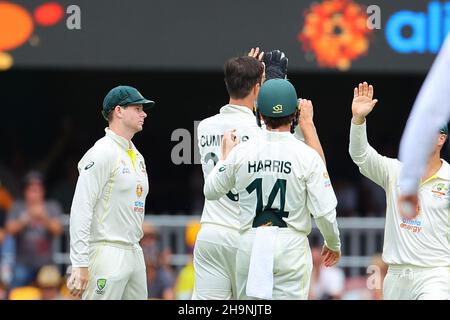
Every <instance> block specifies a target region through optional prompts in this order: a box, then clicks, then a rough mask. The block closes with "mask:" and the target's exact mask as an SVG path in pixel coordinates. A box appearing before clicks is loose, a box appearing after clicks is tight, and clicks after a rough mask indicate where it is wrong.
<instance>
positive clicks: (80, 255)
mask: <svg viewBox="0 0 450 320" xmlns="http://www.w3.org/2000/svg"><path fill="white" fill-rule="evenodd" d="M92 215H93V208H91V207H90V206H88V205H86V203H84V202H83V201H81V200H80V199H78V197H77V193H76V192H75V197H74V200H73V205H72V209H71V212H70V260H71V262H72V266H73V267H87V266H88V264H89V240H90V234H91V222H92Z"/></svg>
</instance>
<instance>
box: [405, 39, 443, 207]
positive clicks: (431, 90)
mask: <svg viewBox="0 0 450 320" xmlns="http://www.w3.org/2000/svg"><path fill="white" fill-rule="evenodd" d="M449 120H450V34H448V35H447V37H446V40H445V42H444V44H443V46H442V48H441V50H440V51H439V54H438V56H437V57H436V60H435V61H434V63H433V66H432V68H431V70H430V72H429V73H428V75H427V78H426V79H425V82H424V83H423V85H422V88H421V89H420V92H419V95H418V96H417V99H416V101H415V103H414V106H413V108H412V111H411V114H410V116H409V119H408V122H407V124H406V127H405V131H404V133H403V136H402V139H401V142H400V151H399V159H400V161H401V162H402V163H403V169H402V171H401V172H400V193H401V197H400V198H401V202H403V201H404V203H405V204H408V203H409V204H410V205H409V206H408V207H415V206H416V205H417V201H418V198H417V191H418V189H419V184H420V178H421V177H422V176H423V175H424V173H425V170H426V167H427V162H428V161H429V157H430V154H431V153H432V151H433V146H434V144H435V139H436V132H438V130H439V128H442V126H443V124H445V123H448V121H449ZM402 207H403V206H402ZM404 210H405V213H406V214H411V213H410V212H407V211H410V210H408V209H407V207H406V206H405V209H404Z"/></svg>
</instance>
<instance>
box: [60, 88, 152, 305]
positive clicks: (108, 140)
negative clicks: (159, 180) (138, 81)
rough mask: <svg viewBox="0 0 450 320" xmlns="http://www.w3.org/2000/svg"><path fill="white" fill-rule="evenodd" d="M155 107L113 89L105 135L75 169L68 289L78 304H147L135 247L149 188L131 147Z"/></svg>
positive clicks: (141, 263)
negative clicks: (143, 301) (80, 300)
mask: <svg viewBox="0 0 450 320" xmlns="http://www.w3.org/2000/svg"><path fill="white" fill-rule="evenodd" d="M153 105H154V102H153V101H151V100H147V99H145V98H144V97H143V96H142V95H141V94H140V93H139V91H138V90H136V89H135V88H133V87H129V86H118V87H115V88H113V89H112V90H111V91H110V92H109V93H108V94H107V95H106V97H105V99H104V101H103V111H102V114H103V116H104V118H105V119H106V120H107V121H108V123H109V127H108V128H106V129H105V132H106V135H105V136H104V137H103V138H101V139H100V140H98V141H97V142H96V143H95V145H94V146H93V147H92V148H91V149H89V150H88V151H87V152H86V154H85V155H84V156H83V158H82V159H81V160H80V162H79V164H78V170H79V173H80V175H79V178H78V182H77V186H76V190H75V195H74V198H73V202H72V208H71V213H70V260H71V263H72V274H71V276H70V278H69V280H68V287H69V289H70V290H71V293H72V294H73V295H74V296H82V298H83V299H94V300H99V299H115V300H117V299H127V300H128V299H135V300H136V299H147V280H146V272H145V263H144V256H143V253H142V249H141V247H140V245H139V241H140V239H141V238H142V236H143V231H142V223H143V220H144V213H145V198H146V196H147V194H148V190H149V183H148V176H147V171H146V166H145V161H144V158H143V157H142V155H141V154H140V153H139V151H138V150H137V149H136V147H135V146H134V144H133V143H132V142H131V139H132V138H133V136H134V134H135V133H137V132H139V131H141V130H142V127H143V125H144V119H145V118H146V117H147V114H146V113H145V112H144V108H145V109H146V108H148V107H152V106H153Z"/></svg>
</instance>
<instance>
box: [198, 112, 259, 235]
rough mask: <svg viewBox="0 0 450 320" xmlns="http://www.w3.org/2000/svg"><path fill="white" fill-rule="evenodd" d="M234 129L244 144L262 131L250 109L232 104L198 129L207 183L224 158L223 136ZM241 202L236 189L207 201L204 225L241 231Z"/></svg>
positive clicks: (203, 215) (205, 121)
mask: <svg viewBox="0 0 450 320" xmlns="http://www.w3.org/2000/svg"><path fill="white" fill-rule="evenodd" d="M230 128H235V129H236V130H237V135H238V137H239V139H240V141H241V142H245V141H247V140H249V139H250V140H251V139H253V137H255V136H256V135H257V134H258V133H259V132H260V130H261V129H260V128H259V127H258V126H257V124H256V121H255V116H254V114H253V112H252V111H251V110H250V109H249V108H247V107H242V106H235V105H230V104H228V105H225V106H223V107H222V108H221V109H220V112H219V114H216V115H214V116H212V117H209V118H206V119H204V120H203V121H201V122H200V124H199V126H198V147H199V151H200V159H201V164H202V170H203V175H204V178H205V180H206V177H207V176H208V175H209V173H210V172H211V171H212V169H213V168H214V166H215V165H216V163H217V162H218V161H219V160H220V158H221V156H222V151H221V143H222V137H223V134H224V133H225V131H227V130H230ZM238 200H239V197H238V195H237V193H236V191H235V190H231V191H230V192H228V193H227V195H225V196H223V197H222V198H220V199H219V200H214V201H210V200H205V206H204V208H203V213H202V218H201V222H202V223H213V224H218V225H223V226H226V227H229V228H233V229H236V230H238V229H239V219H238V216H239V206H238V202H237V201H238Z"/></svg>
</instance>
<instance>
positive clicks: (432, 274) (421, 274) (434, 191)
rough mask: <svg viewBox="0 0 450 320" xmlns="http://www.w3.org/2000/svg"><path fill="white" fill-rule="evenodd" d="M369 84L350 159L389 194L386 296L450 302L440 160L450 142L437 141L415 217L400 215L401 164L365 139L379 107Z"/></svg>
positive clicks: (359, 102)
mask: <svg viewBox="0 0 450 320" xmlns="http://www.w3.org/2000/svg"><path fill="white" fill-rule="evenodd" d="M372 98H373V87H372V86H368V84H367V83H366V82H364V83H362V84H361V83H360V84H359V86H358V87H357V88H355V89H354V98H353V104H352V113H353V118H352V121H351V129H350V156H351V157H352V159H353V161H354V162H355V164H356V165H358V167H359V170H360V172H361V173H362V174H363V175H364V176H366V177H367V178H369V179H371V180H372V181H374V182H375V183H377V184H378V185H380V186H381V187H382V188H383V189H384V190H385V191H386V200H387V208H386V226H385V233H384V246H383V260H384V262H386V263H387V264H388V265H389V269H388V273H387V275H386V277H385V280H384V287H383V296H384V299H388V300H398V299H402V300H412V299H414V300H417V299H449V298H450V239H449V228H450V213H449V204H450V190H449V187H450V184H449V182H450V166H449V164H448V163H447V162H446V161H445V160H442V159H440V158H439V154H440V150H441V148H442V145H443V144H444V143H445V140H446V139H447V136H448V129H443V131H441V134H440V135H439V137H436V139H437V141H436V142H435V152H434V156H433V158H432V160H431V161H430V163H429V167H428V169H429V170H428V173H429V174H428V175H427V177H428V178H427V179H426V180H424V181H423V182H422V183H421V186H420V190H419V198H420V204H419V206H418V207H417V208H416V210H417V212H416V215H415V216H414V217H409V218H406V217H403V216H402V215H401V213H400V210H399V205H398V197H399V189H400V188H399V181H398V177H399V173H400V169H401V163H400V162H399V161H398V160H397V159H391V158H387V157H384V156H381V155H380V154H378V153H377V151H375V149H373V148H372V147H371V146H370V145H369V143H368V141H367V134H366V116H367V115H368V114H369V113H370V112H371V111H372V109H373V107H374V106H375V104H376V103H377V100H376V99H374V100H372Z"/></svg>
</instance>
